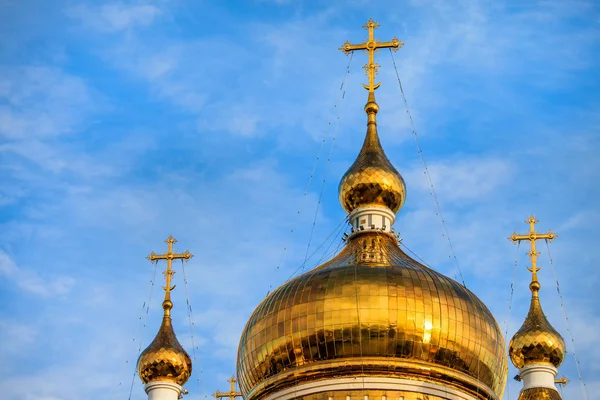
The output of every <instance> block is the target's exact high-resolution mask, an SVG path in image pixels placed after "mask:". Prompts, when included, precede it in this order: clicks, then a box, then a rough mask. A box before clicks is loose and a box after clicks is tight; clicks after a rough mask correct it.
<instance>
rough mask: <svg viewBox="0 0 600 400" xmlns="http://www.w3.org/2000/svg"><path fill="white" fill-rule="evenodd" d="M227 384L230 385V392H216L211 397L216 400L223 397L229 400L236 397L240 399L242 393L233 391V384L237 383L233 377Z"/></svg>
mask: <svg viewBox="0 0 600 400" xmlns="http://www.w3.org/2000/svg"><path fill="white" fill-rule="evenodd" d="M227 382H229V383H231V390H230V391H229V392H220V391H218V390H217V391H216V392H215V393H213V397H214V398H215V399H217V400H219V399H222V398H224V397H229V400H235V398H236V397H242V393H240V392H236V391H235V383H236V382H237V379H235V376H233V375H232V376H231V378H229V379H228V380H227Z"/></svg>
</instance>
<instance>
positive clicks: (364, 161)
mask: <svg viewBox="0 0 600 400" xmlns="http://www.w3.org/2000/svg"><path fill="white" fill-rule="evenodd" d="M339 196H340V203H341V204H342V207H344V209H345V210H346V211H347V212H349V213H350V212H352V211H353V210H355V209H356V208H358V207H360V206H373V205H374V206H382V207H387V208H389V209H391V210H392V211H393V212H394V213H397V212H398V210H400V208H401V207H402V205H403V204H404V200H405V199H406V185H405V184H404V179H402V176H401V175H400V174H399V173H398V171H397V170H396V168H394V166H393V165H392V163H391V162H390V160H389V159H388V158H387V156H386V155H385V152H384V151H383V148H382V147H381V142H380V141H379V136H378V134H377V125H376V124H375V122H374V121H373V123H371V124H369V125H368V127H367V135H366V137H365V141H364V143H363V146H362V148H361V150H360V153H359V154H358V157H357V158H356V160H355V161H354V164H352V165H351V166H350V168H349V169H348V171H347V172H346V173H345V174H344V176H343V177H342V180H341V181H340V186H339Z"/></svg>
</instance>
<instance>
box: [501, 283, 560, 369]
mask: <svg viewBox="0 0 600 400" xmlns="http://www.w3.org/2000/svg"><path fill="white" fill-rule="evenodd" d="M508 352H509V354H510V359H511V360H512V362H513V364H514V365H515V367H517V368H522V367H523V366H525V365H527V364H529V363H536V362H549V363H551V364H553V365H554V366H555V367H558V366H559V365H560V364H561V363H562V361H563V359H564V358H565V352H566V346H565V341H564V340H563V338H562V336H560V334H559V333H558V332H557V331H556V329H554V327H553V326H552V325H550V323H549V322H548V319H547V318H546V315H545V314H544V311H543V310H542V305H541V304H540V299H539V297H538V295H537V291H536V292H534V295H533V296H532V298H531V305H530V307H529V312H528V313H527V318H526V319H525V322H524V323H523V325H522V326H521V328H520V329H519V330H518V331H517V333H515V335H514V336H513V338H512V339H511V341H510V344H509V348H508Z"/></svg>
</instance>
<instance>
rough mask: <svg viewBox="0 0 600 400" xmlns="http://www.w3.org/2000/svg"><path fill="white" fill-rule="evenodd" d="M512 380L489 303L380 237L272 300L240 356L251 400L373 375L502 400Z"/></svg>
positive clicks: (250, 327) (246, 334)
mask: <svg viewBox="0 0 600 400" xmlns="http://www.w3.org/2000/svg"><path fill="white" fill-rule="evenodd" d="M507 373H508V370H507V356H506V352H505V350H504V339H503V336H502V333H501V331H500V328H499V326H498V324H497V323H496V320H495V319H494V317H493V315H492V314H491V312H490V311H489V310H488V309H487V307H486V306H485V305H484V304H483V302H481V300H479V299H478V298H477V297H476V296H475V295H474V294H473V293H472V292H471V291H469V290H468V289H467V288H465V287H464V286H462V285H460V284H459V283H458V282H456V281H454V280H452V279H450V278H448V277H446V276H444V275H442V274H440V273H438V272H436V271H434V270H432V269H431V268H428V267H426V266H424V265H422V264H420V263H419V262H417V261H415V260H413V259H412V258H410V257H409V256H408V255H406V254H405V253H404V252H403V251H402V250H401V249H400V247H399V246H398V242H397V241H396V239H395V237H394V236H393V235H390V234H388V233H382V232H374V231H364V232H360V233H357V234H354V235H352V236H351V237H350V238H349V240H348V243H347V245H346V246H345V248H344V249H343V250H342V251H341V253H340V254H338V255H337V256H336V257H334V258H333V259H332V260H330V261H329V262H327V263H325V264H323V265H321V266H319V267H317V268H315V269H314V270H312V271H309V272H307V273H305V274H303V275H301V276H298V277H296V278H294V279H292V280H290V281H288V282H286V283H285V284H284V285H282V286H281V287H279V288H278V289H276V290H275V291H273V292H272V293H271V294H270V295H268V296H267V297H266V298H265V299H264V300H263V302H262V303H261V304H260V305H259V306H258V307H257V309H256V310H255V311H254V313H253V314H252V316H251V317H250V320H249V321H248V323H247V325H246V327H245V328H244V331H243V333H242V337H241V341H240V345H239V350H238V357H237V375H238V379H239V382H240V388H241V391H242V393H243V394H244V398H245V399H246V400H254V399H261V398H265V397H266V396H268V395H269V394H270V393H274V392H276V391H281V390H284V389H285V388H291V387H294V386H295V385H297V384H300V383H306V382H313V381H318V380H322V379H329V378H333V377H335V378H343V377H350V378H360V377H365V376H368V377H375V378H379V377H383V378H390V377H396V378H403V379H410V380H414V381H424V382H425V383H424V384H427V383H434V384H439V385H443V386H444V387H448V388H453V389H456V390H460V391H462V392H467V393H468V394H470V395H471V396H473V398H477V399H499V398H501V397H502V393H503V390H504V385H505V383H506V377H507ZM413 396H414V393H413ZM410 398H412V397H410ZM436 398H437V397H436Z"/></svg>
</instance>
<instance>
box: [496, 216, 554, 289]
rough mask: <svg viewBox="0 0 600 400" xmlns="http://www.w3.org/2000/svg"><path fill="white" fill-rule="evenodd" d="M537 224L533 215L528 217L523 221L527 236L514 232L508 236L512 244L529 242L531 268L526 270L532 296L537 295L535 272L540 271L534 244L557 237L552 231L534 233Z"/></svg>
mask: <svg viewBox="0 0 600 400" xmlns="http://www.w3.org/2000/svg"><path fill="white" fill-rule="evenodd" d="M538 222H540V221H538V220H537V219H535V217H534V216H533V215H530V216H529V218H528V219H527V221H525V223H526V224H529V234H526V235H519V234H517V233H516V232H514V233H513V234H512V236H509V238H508V239H509V240H512V241H513V242H514V243H517V242H520V241H522V240H529V242H530V243H531V250H530V251H528V252H527V254H528V255H529V258H530V259H531V267H530V268H529V267H528V268H527V269H528V270H529V271H530V272H531V284H530V285H529V288H530V289H531V291H532V292H533V293H534V295H537V292H538V291H539V290H540V283H539V282H538V280H537V272H538V271H539V270H540V269H541V268H538V266H537V256H538V255H539V254H540V253H539V252H538V251H536V249H535V242H536V241H537V240H541V239H546V240H550V241H552V239H556V238H557V237H558V235H557V234H555V233H553V232H552V231H548V232H546V233H537V232H536V231H535V224H537V223H538Z"/></svg>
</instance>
